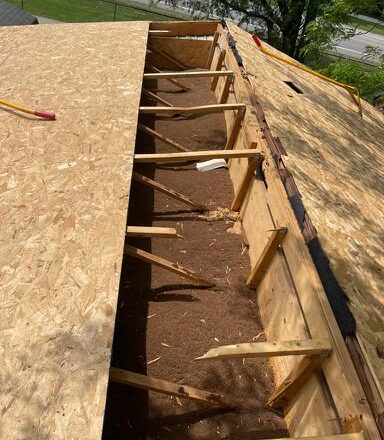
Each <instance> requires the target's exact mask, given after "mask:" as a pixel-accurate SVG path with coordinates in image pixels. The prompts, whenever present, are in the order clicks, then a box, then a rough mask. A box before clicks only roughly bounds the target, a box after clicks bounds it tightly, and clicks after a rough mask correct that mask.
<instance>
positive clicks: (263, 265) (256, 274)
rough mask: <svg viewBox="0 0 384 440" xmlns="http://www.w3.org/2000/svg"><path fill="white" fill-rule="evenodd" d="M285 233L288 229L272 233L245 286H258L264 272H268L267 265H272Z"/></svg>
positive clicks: (280, 229)
mask: <svg viewBox="0 0 384 440" xmlns="http://www.w3.org/2000/svg"><path fill="white" fill-rule="evenodd" d="M287 232H288V228H285V227H284V228H279V229H275V230H273V231H272V234H271V236H270V237H269V239H268V241H267V243H266V245H265V247H264V249H263V251H262V253H261V255H260V257H259V259H258V260H257V262H256V264H255V267H254V268H253V269H252V271H251V274H250V275H249V277H248V280H247V286H249V287H252V288H257V286H258V284H259V283H260V281H261V280H262V279H263V277H264V275H265V272H266V271H267V270H268V267H269V265H270V264H271V263H272V260H273V259H274V257H275V255H276V252H277V249H278V247H279V246H280V244H281V243H282V242H283V240H284V238H285V236H286V235H287Z"/></svg>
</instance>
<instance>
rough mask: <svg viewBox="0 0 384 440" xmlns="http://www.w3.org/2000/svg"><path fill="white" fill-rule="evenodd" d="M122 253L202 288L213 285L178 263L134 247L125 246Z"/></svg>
mask: <svg viewBox="0 0 384 440" xmlns="http://www.w3.org/2000/svg"><path fill="white" fill-rule="evenodd" d="M124 252H125V253H126V254H127V255H130V256H131V257H134V258H137V259H139V260H142V261H145V262H146V263H150V264H153V265H154V266H158V267H161V268H163V269H166V270H169V271H170V272H173V273H175V274H177V275H180V276H181V277H183V278H187V279H188V280H191V281H194V282H195V283H198V284H201V285H202V286H207V287H213V286H214V285H215V283H212V282H211V281H208V280H205V279H204V278H201V277H200V276H199V275H198V274H196V273H195V272H193V271H192V270H189V269H186V268H185V267H182V266H181V265H180V264H178V263H172V262H171V261H168V260H166V259H165V258H162V257H159V256H157V255H154V254H151V253H150V252H146V251H143V250H142V249H138V248H136V247H134V246H131V245H129V244H126V245H125V246H124Z"/></svg>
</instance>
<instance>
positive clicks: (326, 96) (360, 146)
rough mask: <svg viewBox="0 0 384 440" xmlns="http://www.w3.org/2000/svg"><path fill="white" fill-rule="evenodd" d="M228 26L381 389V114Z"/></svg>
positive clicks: (383, 329) (383, 288)
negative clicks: (275, 57) (358, 105)
mask: <svg viewBox="0 0 384 440" xmlns="http://www.w3.org/2000/svg"><path fill="white" fill-rule="evenodd" d="M229 26H230V29H231V33H232V34H233V35H234V37H235V39H236V40H237V47H238V49H239V51H240V53H241V56H242V59H243V63H244V67H245V69H246V71H247V74H248V76H249V79H250V81H251V83H252V85H253V87H254V88H255V90H257V95H258V97H259V99H260V102H261V104H262V106H263V110H264V112H265V115H266V118H267V121H268V124H269V126H270V127H271V130H272V133H273V135H274V136H276V137H279V138H280V140H281V142H282V144H283V147H284V149H285V150H286V152H287V156H284V163H285V165H286V167H287V168H288V170H289V171H290V172H291V173H292V174H293V177H294V179H295V182H296V184H297V186H298V188H299V191H300V193H301V195H302V197H303V203H304V206H305V208H306V210H307V212H308V213H309V215H310V218H311V220H312V222H313V223H314V225H315V227H316V228H317V231H318V236H319V239H320V243H321V245H322V247H323V249H324V250H325V253H326V255H327V256H328V258H329V260H330V265H331V268H332V270H333V272H334V273H335V275H336V278H337V280H338V281H339V283H340V284H341V286H342V288H343V289H344V291H345V292H346V293H347V295H348V297H349V300H350V306H351V309H352V312H353V314H354V316H355V318H356V320H357V332H358V334H359V336H360V337H361V340H362V341H363V344H364V346H365V348H366V350H367V353H368V356H369V358H370V361H371V363H372V365H373V368H374V370H375V373H376V375H377V377H378V379H379V381H380V383H381V386H382V388H383V387H384V359H383V358H382V357H381V358H380V357H379V356H378V352H380V351H382V349H383V347H384V322H383V316H384V300H383V296H382V292H383V291H384V278H383V273H382V267H383V265H384V256H383V251H382V250H383V246H384V234H383V221H384V214H383V209H382V207H383V206H384V158H383V150H382V148H383V144H384V117H383V115H382V114H380V113H379V112H378V111H376V110H375V109H374V108H373V107H372V106H370V105H369V104H367V103H366V102H363V103H362V105H363V119H361V118H359V117H358V113H357V108H356V105H355V104H354V103H353V101H352V99H351V98H350V95H349V94H348V93H347V92H346V91H345V90H343V89H340V88H338V87H336V86H334V85H331V84H329V83H326V82H324V81H322V80H320V79H318V78H316V77H314V76H313V75H310V74H307V73H305V72H301V71H299V70H297V69H295V68H294V67H290V66H288V65H286V64H284V63H281V62H278V61H276V60H273V59H272V58H271V57H269V56H267V55H265V54H263V53H261V52H260V51H259V50H257V48H256V46H255V44H254V42H253V40H252V39H251V37H250V36H249V34H246V33H245V32H243V31H242V30H240V29H238V28H237V27H236V26H232V25H229ZM270 49H271V50H273V49H272V48H270ZM284 81H292V82H293V83H294V84H296V85H297V86H298V87H299V88H300V89H301V90H302V91H303V94H297V93H296V92H294V91H293V90H292V89H291V88H289V87H288V86H287V84H285V83H284Z"/></svg>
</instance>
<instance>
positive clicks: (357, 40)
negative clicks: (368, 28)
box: [335, 31, 384, 62]
mask: <svg viewBox="0 0 384 440" xmlns="http://www.w3.org/2000/svg"><path fill="white" fill-rule="evenodd" d="M359 33H360V34H359V35H355V36H354V37H352V38H351V39H349V40H343V41H338V42H337V43H336V46H335V49H336V51H337V53H339V54H341V55H343V56H345V57H348V58H356V59H359V58H361V56H362V55H363V52H364V51H365V47H366V46H377V47H379V48H380V49H381V50H382V51H383V53H384V35H378V34H374V33H372V32H368V33H366V32H365V31H359ZM370 62H372V61H370Z"/></svg>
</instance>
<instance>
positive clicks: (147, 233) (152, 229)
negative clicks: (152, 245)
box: [126, 226, 181, 238]
mask: <svg viewBox="0 0 384 440" xmlns="http://www.w3.org/2000/svg"><path fill="white" fill-rule="evenodd" d="M126 235H127V237H167V238H176V237H181V236H180V235H179V234H178V233H177V231H176V229H175V228H166V227H161V226H127V231H126Z"/></svg>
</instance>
